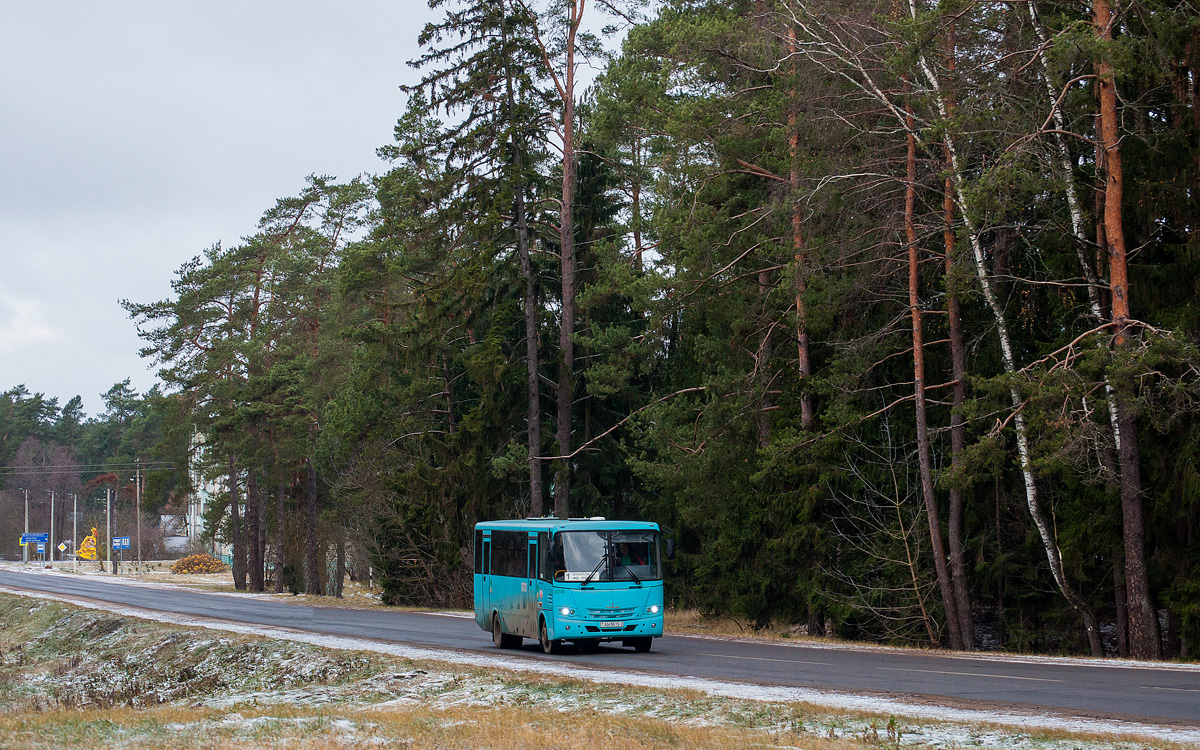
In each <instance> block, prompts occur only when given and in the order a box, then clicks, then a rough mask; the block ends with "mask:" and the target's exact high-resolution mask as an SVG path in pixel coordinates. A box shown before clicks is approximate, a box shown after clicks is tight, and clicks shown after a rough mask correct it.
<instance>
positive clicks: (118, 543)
mask: <svg viewBox="0 0 1200 750" xmlns="http://www.w3.org/2000/svg"><path fill="white" fill-rule="evenodd" d="M113 549H129V537H127V536H114V537H113Z"/></svg>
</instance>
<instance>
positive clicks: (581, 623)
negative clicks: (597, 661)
mask: <svg viewBox="0 0 1200 750" xmlns="http://www.w3.org/2000/svg"><path fill="white" fill-rule="evenodd" d="M550 614H551V613H550V612H546V613H545V615H544V616H545V617H546V630H547V635H548V636H549V637H550V638H551V639H552V640H563V641H586V640H597V641H620V640H624V639H625V638H644V637H646V636H650V637H652V638H653V637H655V636H660V635H662V632H663V618H662V615H657V616H655V617H642V618H638V619H628V618H627V619H625V620H622V621H621V624H620V625H612V624H610V623H608V622H604V621H600V620H589V619H582V618H576V617H564V616H562V615H555V616H554V617H553V618H551V617H550ZM606 626H607V627H606Z"/></svg>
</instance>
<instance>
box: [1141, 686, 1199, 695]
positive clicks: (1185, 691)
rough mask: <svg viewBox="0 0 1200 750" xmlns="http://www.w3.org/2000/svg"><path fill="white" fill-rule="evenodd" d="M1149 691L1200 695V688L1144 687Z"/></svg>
mask: <svg viewBox="0 0 1200 750" xmlns="http://www.w3.org/2000/svg"><path fill="white" fill-rule="evenodd" d="M1142 687H1144V688H1146V689H1147V690H1175V691H1177V692H1180V693H1200V688H1173V687H1159V686H1158V685H1142Z"/></svg>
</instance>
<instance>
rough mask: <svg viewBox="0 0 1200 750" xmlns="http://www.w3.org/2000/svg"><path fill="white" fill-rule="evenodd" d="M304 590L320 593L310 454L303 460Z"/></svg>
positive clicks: (314, 478)
mask: <svg viewBox="0 0 1200 750" xmlns="http://www.w3.org/2000/svg"><path fill="white" fill-rule="evenodd" d="M304 463H305V468H306V469H307V472H306V481H305V482H304V581H305V588H304V591H305V593H307V594H314V595H316V596H320V595H321V545H320V539H319V538H318V535H317V467H316V465H315V464H314V463H313V459H312V456H309V457H308V458H307V459H305V461H304Z"/></svg>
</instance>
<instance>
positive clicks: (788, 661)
mask: <svg viewBox="0 0 1200 750" xmlns="http://www.w3.org/2000/svg"><path fill="white" fill-rule="evenodd" d="M699 656H715V657H717V658H718V659H749V660H750V661H779V662H783V663H784V664H820V665H821V666H825V667H832V666H833V665H832V664H830V663H829V662H827V661H796V660H795V659H768V658H766V657H763V656H732V655H730V654H699Z"/></svg>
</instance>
